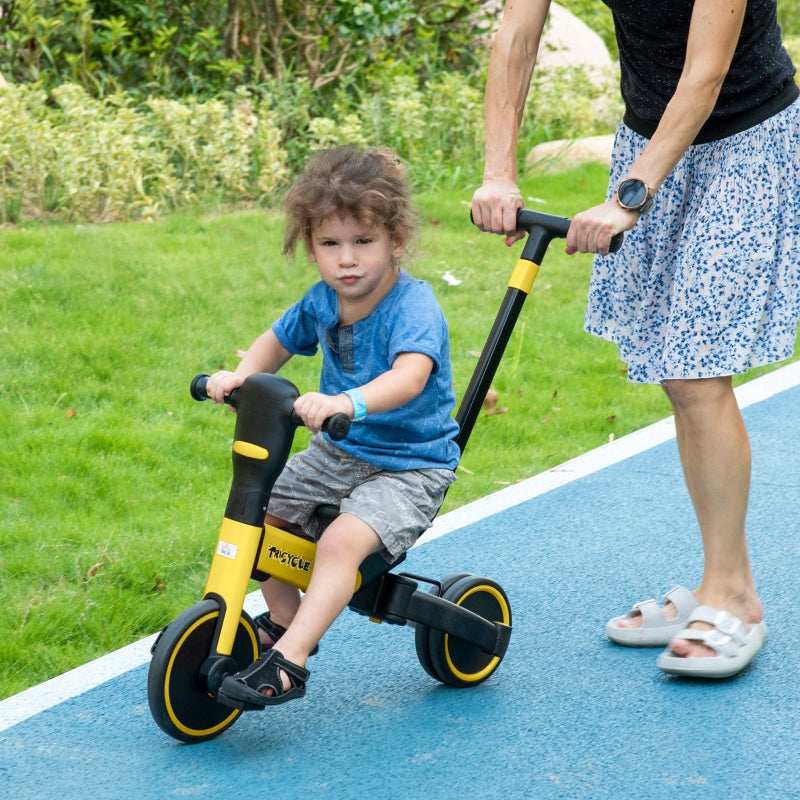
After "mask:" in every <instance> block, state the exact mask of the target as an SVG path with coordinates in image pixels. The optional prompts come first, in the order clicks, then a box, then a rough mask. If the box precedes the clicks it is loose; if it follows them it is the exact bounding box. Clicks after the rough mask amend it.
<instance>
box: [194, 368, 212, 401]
mask: <svg viewBox="0 0 800 800" xmlns="http://www.w3.org/2000/svg"><path fill="white" fill-rule="evenodd" d="M209 377H210V376H209V375H206V374H205V372H201V373H200V374H199V375H195V376H194V378H192V385H191V386H190V387H189V391H190V392H191V395H192V398H193V399H194V400H197V401H198V402H199V403H202V402H203V400H208V393H207V392H206V385H207V384H208V379H209Z"/></svg>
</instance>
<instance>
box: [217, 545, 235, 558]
mask: <svg viewBox="0 0 800 800" xmlns="http://www.w3.org/2000/svg"><path fill="white" fill-rule="evenodd" d="M238 549H239V545H237V544H231V543H230V542H223V541H220V542H218V543H217V555H218V556H222V557H223V558H230V559H231V560H233V559H234V558H236V551H237V550H238Z"/></svg>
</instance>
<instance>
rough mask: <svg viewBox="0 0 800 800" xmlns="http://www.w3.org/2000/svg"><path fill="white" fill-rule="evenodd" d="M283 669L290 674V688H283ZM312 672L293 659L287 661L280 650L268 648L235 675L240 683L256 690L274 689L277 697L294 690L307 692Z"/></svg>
mask: <svg viewBox="0 0 800 800" xmlns="http://www.w3.org/2000/svg"><path fill="white" fill-rule="evenodd" d="M281 670H283V672H285V673H286V674H287V675H288V676H289V683H290V684H291V688H290V689H286V690H285V689H284V688H283V680H282V679H281ZM310 674H311V673H310V672H309V671H308V670H307V669H304V668H303V667H301V666H299V665H298V664H294V663H293V662H291V661H287V659H285V658H284V657H283V654H282V653H280V652H279V651H278V650H267V652H266V653H265V654H264V655H263V656H261V658H259V659H258V660H257V661H254V662H253V663H252V664H251V665H250V666H249V667H247V668H246V669H243V670H242V671H241V672H239V673H238V674H237V675H236V676H235V677H236V680H237V681H238V682H239V683H243V684H244V685H245V686H247V687H248V688H250V689H253V690H255V691H256V692H261V691H262V690H263V689H272V691H273V692H274V693H275V695H274V696H275V697H280V696H281V695H283V694H288V692H291V691H293V690H297V691H298V692H302V693H305V689H306V681H307V680H308V677H309V675H310Z"/></svg>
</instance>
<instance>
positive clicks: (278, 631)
mask: <svg viewBox="0 0 800 800" xmlns="http://www.w3.org/2000/svg"><path fill="white" fill-rule="evenodd" d="M253 624H254V625H255V626H256V627H257V628H261V630H262V631H264V633H266V634H267V636H269V638H270V639H271V640H272V644H275V642H277V641H278V639H280V638H281V636H283V634H284V633H286V628H284V627H283V625H279V624H278V623H277V622H273V620H272V617H270V615H269V611H264V612H262V613H261V614H259V615H258V616H257V617H253ZM262 646H264V645H262ZM317 653H319V645H318V644H317V645H314V649H313V650H312V651H311V652H310V653H309V655H310V656H315V655H316V654H317Z"/></svg>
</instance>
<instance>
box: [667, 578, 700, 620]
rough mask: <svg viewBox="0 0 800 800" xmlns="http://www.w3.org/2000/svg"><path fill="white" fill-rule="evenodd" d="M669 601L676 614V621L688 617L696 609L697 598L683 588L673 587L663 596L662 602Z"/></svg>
mask: <svg viewBox="0 0 800 800" xmlns="http://www.w3.org/2000/svg"><path fill="white" fill-rule="evenodd" d="M667 600H669V602H670V603H672V605H674V606H675V609H676V610H677V612H678V619H681V618H682V617H688V616H689V614H691V612H692V611H694V609H695V608H697V598H696V597H695V596H694V595H693V594H692V593H691V592H690V591H689V590H688V589H684V588H683V586H674V587H673V588H672V589H670V590H669V591H668V592H667V593H666V594H665V595H664V602H665V603H666V602H667Z"/></svg>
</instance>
